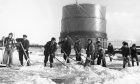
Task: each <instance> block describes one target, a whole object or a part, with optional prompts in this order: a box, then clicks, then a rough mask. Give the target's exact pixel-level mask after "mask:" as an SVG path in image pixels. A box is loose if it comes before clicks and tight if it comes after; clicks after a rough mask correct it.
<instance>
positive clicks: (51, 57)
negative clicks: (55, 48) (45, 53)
mask: <svg viewBox="0 0 140 84" xmlns="http://www.w3.org/2000/svg"><path fill="white" fill-rule="evenodd" d="M54 55H55V54H51V55H50V59H49V61H50V68H52V67H53V65H52V64H53V57H54Z"/></svg>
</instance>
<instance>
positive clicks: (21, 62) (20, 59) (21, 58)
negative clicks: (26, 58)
mask: <svg viewBox="0 0 140 84" xmlns="http://www.w3.org/2000/svg"><path fill="white" fill-rule="evenodd" d="M18 53H19V61H20V64H21V65H22V66H23V52H21V51H19V52H18Z"/></svg>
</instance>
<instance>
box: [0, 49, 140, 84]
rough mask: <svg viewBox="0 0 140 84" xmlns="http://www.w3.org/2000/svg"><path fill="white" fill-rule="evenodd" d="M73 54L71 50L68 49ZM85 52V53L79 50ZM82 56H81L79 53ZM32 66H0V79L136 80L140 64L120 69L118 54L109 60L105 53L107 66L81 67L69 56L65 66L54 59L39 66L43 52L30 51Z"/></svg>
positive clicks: (46, 82)
mask: <svg viewBox="0 0 140 84" xmlns="http://www.w3.org/2000/svg"><path fill="white" fill-rule="evenodd" d="M72 54H73V55H74V52H73V53H72ZM57 55H59V56H56V57H57V58H58V59H59V60H60V61H62V62H63V63H65V62H64V59H63V57H62V54H60V53H58V54H57ZM83 55H84V56H86V54H83ZM13 56H14V57H13V63H14V66H13V67H15V66H18V65H19V61H18V53H17V52H16V51H15V52H14V55H13ZM82 58H83V59H84V60H85V58H84V57H82ZM30 59H31V62H32V66H26V64H25V63H26V61H25V60H24V64H25V66H23V67H20V68H19V70H15V69H10V68H0V83H5V84H9V83H10V84H124V83H127V84H139V81H140V67H137V66H135V67H127V68H125V69H122V63H123V62H122V58H121V55H120V54H117V55H115V56H114V57H113V59H114V60H113V61H112V62H110V61H109V57H108V56H107V57H106V60H107V68H105V67H102V66H99V65H94V66H91V67H83V66H82V65H78V64H77V63H76V62H74V61H73V60H71V63H69V64H67V66H69V68H67V67H65V66H63V65H62V64H61V63H60V62H58V61H57V60H55V59H54V64H53V65H54V67H53V68H50V67H49V62H48V64H47V67H44V66H43V61H44V56H43V52H41V51H40V52H34V53H31V54H30Z"/></svg>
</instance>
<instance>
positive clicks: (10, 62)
mask: <svg viewBox="0 0 140 84" xmlns="http://www.w3.org/2000/svg"><path fill="white" fill-rule="evenodd" d="M8 54H9V55H8V56H9V64H8V65H9V66H10V65H11V64H12V56H13V51H12V50H10V51H9V52H8Z"/></svg>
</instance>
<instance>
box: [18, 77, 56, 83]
mask: <svg viewBox="0 0 140 84" xmlns="http://www.w3.org/2000/svg"><path fill="white" fill-rule="evenodd" d="M15 84H56V83H55V82H53V81H52V80H51V79H49V78H41V77H40V76H31V77H28V78H27V79H26V80H23V81H19V82H16V83H15Z"/></svg>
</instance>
